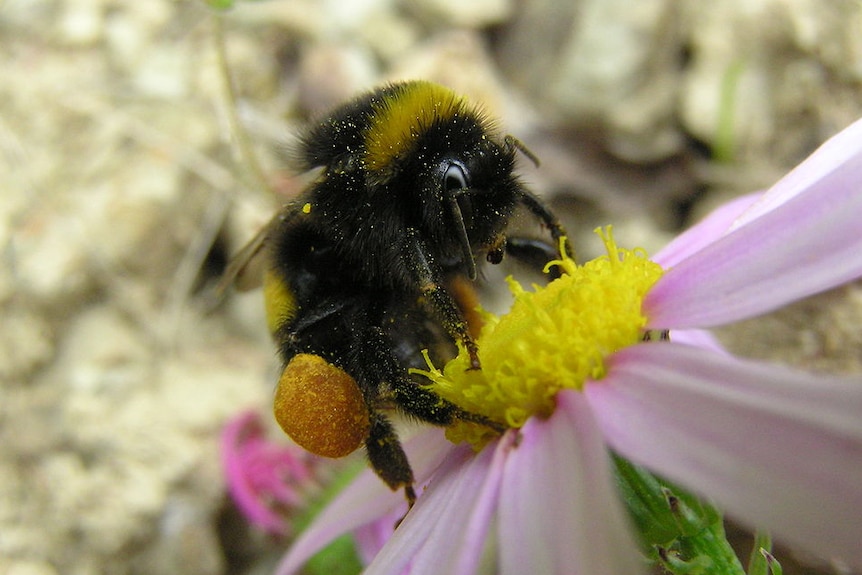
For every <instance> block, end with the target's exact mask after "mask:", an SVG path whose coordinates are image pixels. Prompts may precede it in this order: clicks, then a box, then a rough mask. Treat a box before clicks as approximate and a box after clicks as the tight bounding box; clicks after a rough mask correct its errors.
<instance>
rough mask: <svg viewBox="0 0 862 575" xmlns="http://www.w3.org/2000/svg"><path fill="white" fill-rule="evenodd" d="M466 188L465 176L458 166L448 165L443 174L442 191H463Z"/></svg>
mask: <svg viewBox="0 0 862 575" xmlns="http://www.w3.org/2000/svg"><path fill="white" fill-rule="evenodd" d="M467 187H468V186H467V174H466V173H465V172H464V168H462V167H461V166H459V165H458V164H449V167H447V168H446V171H445V172H443V191H444V192H449V191H453V190H463V189H466V188H467Z"/></svg>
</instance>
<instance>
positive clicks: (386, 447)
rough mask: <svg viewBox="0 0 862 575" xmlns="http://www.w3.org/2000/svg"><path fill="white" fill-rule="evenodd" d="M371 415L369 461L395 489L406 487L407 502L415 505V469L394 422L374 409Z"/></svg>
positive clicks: (367, 440) (366, 446) (368, 442)
mask: <svg viewBox="0 0 862 575" xmlns="http://www.w3.org/2000/svg"><path fill="white" fill-rule="evenodd" d="M370 415H371V430H370V431H369V434H368V439H366V440H365V448H366V450H367V452H368V461H369V462H370V463H371V467H373V468H374V471H375V472H376V473H377V475H378V476H380V478H381V479H382V480H383V481H384V482H386V484H387V485H388V486H389V487H390V488H391V489H392V490H393V491H394V490H396V489H400V488H402V487H403V488H404V496H405V497H406V498H407V504H408V505H409V506H410V507H413V503H415V501H416V492H415V491H414V490H413V470H412V469H411V468H410V462H409V461H407V454H405V453H404V449H403V448H402V447H401V442H399V441H398V436H397V435H395V430H394V429H393V428H392V424H391V423H390V422H389V420H387V419H386V417H385V416H383V415H381V414H379V413H377V412H376V411H374V410H373V409H372V410H371V411H370Z"/></svg>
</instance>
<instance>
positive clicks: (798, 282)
mask: <svg viewBox="0 0 862 575" xmlns="http://www.w3.org/2000/svg"><path fill="white" fill-rule="evenodd" d="M818 163H819V162H818ZM860 182H862V154H855V155H853V156H852V157H851V158H848V159H847V160H846V161H845V162H844V163H842V164H841V165H839V166H836V167H834V169H833V170H832V171H830V172H828V173H825V174H822V177H821V178H820V179H819V180H817V181H816V182H813V183H811V185H810V186H809V187H807V188H806V189H805V190H804V192H803V193H797V194H796V195H794V196H793V197H792V198H790V199H789V200H787V201H784V202H783V203H781V204H780V205H778V206H777V207H775V208H774V209H773V210H772V211H768V212H765V213H761V214H760V215H759V217H758V218H756V219H753V220H751V221H749V222H748V223H747V224H746V225H744V226H742V227H739V228H737V229H735V230H734V231H732V232H730V233H728V234H727V235H725V236H724V237H722V238H720V239H718V240H717V241H716V242H714V243H712V244H710V245H708V246H705V247H704V248H703V249H701V250H700V251H699V252H697V253H695V254H693V255H691V256H690V257H689V258H687V259H685V260H683V261H681V262H679V263H678V264H677V265H676V266H675V267H673V268H671V269H670V270H668V271H667V272H666V273H665V275H664V276H663V277H662V278H661V279H660V280H659V281H658V283H657V284H656V285H655V287H653V289H652V290H651V291H650V293H648V294H647V297H646V299H645V301H644V311H645V312H646V314H647V317H648V318H649V320H648V325H649V327H650V328H652V329H666V328H687V327H701V328H702V327H710V326H715V325H721V324H725V323H729V322H732V321H736V320H739V319H743V318H748V317H753V316H756V315H759V314H762V313H765V312H768V311H771V310H773V309H776V308H778V307H781V306H783V305H785V304H787V303H790V302H792V301H795V300H797V299H800V298H803V297H806V296H809V295H812V294H815V293H818V292H821V291H824V290H827V289H830V288H832V287H835V286H838V285H840V284H842V283H845V282H848V281H850V280H853V279H856V278H858V277H860V276H862V231H860V230H862V228H860V226H862V224H860V222H862V187H860V186H862V184H860Z"/></svg>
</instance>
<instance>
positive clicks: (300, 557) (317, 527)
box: [276, 428, 452, 575]
mask: <svg viewBox="0 0 862 575" xmlns="http://www.w3.org/2000/svg"><path fill="white" fill-rule="evenodd" d="M451 449H452V444H450V443H449V442H448V441H446V439H445V437H443V432H442V430H440V429H438V428H428V429H427V430H423V431H422V432H421V433H419V434H417V435H416V436H415V437H413V438H411V439H410V440H409V441H407V442H405V443H404V450H405V451H406V452H407V456H408V458H409V460H410V464H411V466H412V467H413V473H414V476H415V477H416V479H417V483H418V484H422V483H423V482H424V481H425V480H426V479H427V478H428V476H429V475H431V473H432V472H433V470H434V469H435V468H436V467H438V466H439V465H440V462H441V461H442V460H444V459H445V457H446V454H447V453H448V452H449V451H451ZM417 493H420V494H421V490H417ZM399 506H404V507H405V509H406V505H405V502H404V495H403V493H402V492H401V491H398V492H393V491H391V490H390V489H389V488H388V487H387V486H386V484H385V483H383V481H382V480H381V479H380V478H379V477H377V475H375V474H374V472H373V471H371V470H370V469H366V470H365V471H363V472H362V473H360V474H359V476H358V477H357V478H356V479H355V480H354V481H353V483H351V484H350V485H349V486H348V487H347V488H346V489H345V490H344V491H342V492H341V493H340V494H339V495H338V496H337V497H336V498H335V499H333V500H332V502H331V503H330V504H329V505H328V506H327V508H326V509H325V510H324V511H323V512H321V514H320V515H318V516H317V517H316V518H315V520H314V522H313V523H312V524H311V525H310V526H309V527H308V528H307V529H305V531H303V532H302V535H300V536H299V537H298V538H297V539H296V541H295V542H294V543H293V545H292V546H291V548H290V550H289V551H288V552H287V554H286V555H285V556H284V557H283V558H282V560H281V562H280V563H279V565H278V568H277V569H276V575H289V574H291V573H296V571H297V570H298V569H299V568H300V567H302V565H303V564H305V562H306V561H308V559H310V558H311V557H312V556H313V555H314V554H315V553H317V552H318V551H320V550H321V549H323V548H324V547H326V545H328V544H329V543H330V542H332V541H333V540H334V539H336V538H337V537H339V536H341V535H343V534H345V533H348V532H349V531H352V530H354V529H356V528H357V527H360V526H362V525H365V524H367V523H371V522H372V521H374V520H376V519H378V518H381V517H384V516H386V515H390V514H393V513H396V510H397V509H398V508H399Z"/></svg>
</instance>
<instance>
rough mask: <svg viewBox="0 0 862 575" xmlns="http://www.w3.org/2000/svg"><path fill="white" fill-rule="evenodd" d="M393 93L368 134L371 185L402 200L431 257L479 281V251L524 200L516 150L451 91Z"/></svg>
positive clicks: (406, 88) (419, 86)
mask: <svg viewBox="0 0 862 575" xmlns="http://www.w3.org/2000/svg"><path fill="white" fill-rule="evenodd" d="M393 88H394V89H392V90H391V91H389V92H388V93H387V94H386V95H385V97H383V98H382V99H381V100H380V101H379V104H378V105H377V106H376V107H375V109H374V113H373V115H372V117H371V121H370V123H369V127H368V129H367V130H366V132H365V158H364V168H365V170H366V178H367V182H368V186H369V188H370V189H385V190H386V193H387V194H395V195H396V196H397V198H398V201H399V202H400V203H401V205H403V206H404V208H405V217H406V220H407V223H408V225H410V226H413V227H415V228H417V229H418V230H419V231H420V233H422V235H423V238H424V240H425V241H426V242H428V243H429V244H431V246H430V247H431V248H432V251H433V252H434V253H435V254H437V255H438V256H440V257H442V258H447V259H452V260H455V261H458V260H460V262H461V263H462V265H463V266H464V268H465V271H466V272H467V274H468V275H469V276H470V277H471V278H474V277H475V275H476V263H475V256H474V253H475V252H476V251H477V250H479V249H481V248H483V247H487V246H489V245H490V244H491V243H492V242H494V241H495V239H496V238H497V236H498V234H499V233H500V232H501V231H502V229H503V227H504V226H505V224H506V221H507V220H508V218H509V215H510V214H511V212H512V209H513V208H514V206H515V204H516V203H517V202H518V201H519V199H520V197H521V185H520V183H519V182H518V180H517V178H516V177H515V175H514V174H513V168H514V163H515V149H516V147H515V146H513V145H511V143H510V141H509V140H507V139H501V138H500V137H499V136H498V134H497V133H496V130H495V129H494V126H493V125H492V123H491V122H490V121H488V120H487V118H486V117H485V115H484V114H483V113H482V111H481V110H480V109H479V108H476V107H474V106H472V105H470V104H469V103H468V102H466V101H465V100H464V99H463V98H461V97H460V96H458V95H456V94H455V93H453V92H452V91H450V90H449V89H447V88H444V87H442V86H438V85H436V84H431V83H427V82H410V83H406V84H399V85H396V86H394V87H393ZM393 200H395V198H394V197H393Z"/></svg>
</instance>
